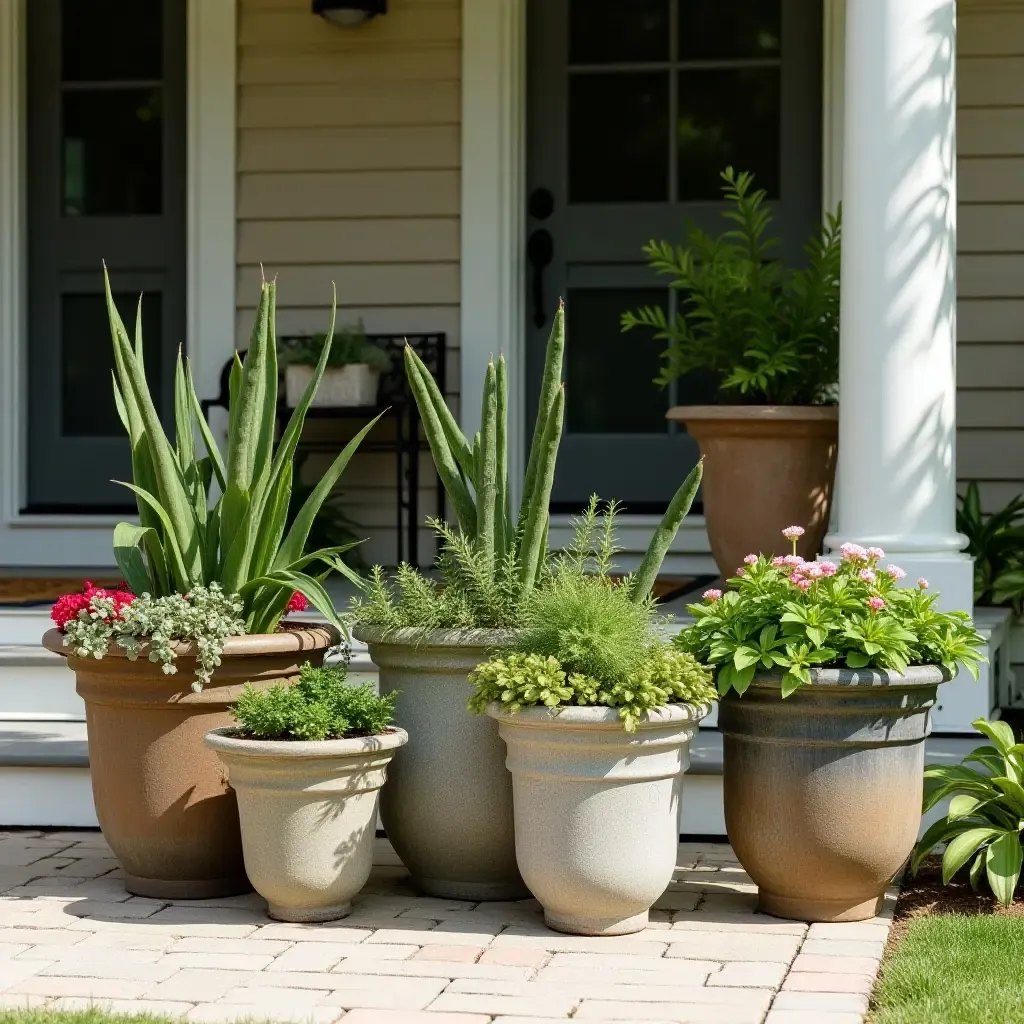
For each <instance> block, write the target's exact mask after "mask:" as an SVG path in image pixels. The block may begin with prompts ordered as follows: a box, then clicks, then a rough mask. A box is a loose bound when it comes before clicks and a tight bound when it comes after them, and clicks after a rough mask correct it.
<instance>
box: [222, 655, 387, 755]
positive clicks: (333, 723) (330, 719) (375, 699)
mask: <svg viewBox="0 0 1024 1024" xmlns="http://www.w3.org/2000/svg"><path fill="white" fill-rule="evenodd" d="M397 697H398V694H397V693H389V694H387V696H384V697H379V696H377V694H376V693H374V690H373V687H372V686H371V685H370V684H369V683H365V684H364V685H362V686H349V685H348V684H346V682H345V670H344V669H342V668H338V667H334V666H331V667H324V668H314V667H313V666H312V665H310V664H308V663H307V664H305V665H303V666H302V669H301V670H300V672H299V681H298V682H297V683H296V684H295V685H294V686H282V685H280V684H279V685H276V686H272V687H270V689H269V690H257V689H256V688H255V687H254V686H253V685H252V684H251V683H246V685H245V688H244V689H243V690H242V693H241V694H240V695H239V697H238V700H236V701H235V704H234V707H233V708H232V709H231V710H232V714H233V715H234V717H235V720H236V721H237V722H238V724H239V726H240V727H241V731H242V732H243V733H244V734H245V735H246V736H248V737H252V738H255V739H262V740H328V739H341V738H343V737H351V736H373V735H376V734H377V733H381V732H384V730H385V729H387V727H388V726H389V725H390V724H391V720H392V718H393V717H394V712H395V700H396V699H397Z"/></svg>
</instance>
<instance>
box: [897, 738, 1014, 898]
mask: <svg viewBox="0 0 1024 1024" xmlns="http://www.w3.org/2000/svg"><path fill="white" fill-rule="evenodd" d="M974 728H975V729H977V730H978V732H980V733H982V734H983V735H985V736H987V737H988V739H989V740H990V741H991V743H989V744H986V745H985V746H981V747H978V749H977V750H975V751H973V752H972V753H970V754H968V755H967V757H965V758H964V759H963V761H962V762H961V763H960V764H959V765H944V764H931V765H928V766H927V767H926V768H925V770H924V778H925V793H924V811H926V812H927V811H929V810H931V809H932V808H933V807H934V806H935V805H936V804H938V803H939V802H940V801H941V800H945V799H947V798H950V800H949V812H948V813H947V815H946V817H945V818H942V819H940V820H939V821H937V822H935V824H933V825H932V826H931V827H930V828H929V829H928V830H927V832H925V834H924V835H923V836H922V837H921V840H920V842H919V843H918V844H917V848H916V850H915V851H914V856H913V858H912V860H911V869H912V870H913V871H914V872H917V870H918V869H919V868H920V866H921V864H922V863H923V862H924V859H925V858H926V857H927V856H928V855H929V854H930V853H931V852H932V851H933V850H934V849H935V848H936V847H937V846H940V845H943V844H944V845H945V851H944V853H943V855H942V881H943V884H948V883H949V881H950V879H952V877H953V876H954V875H955V874H956V873H957V872H958V871H959V870H960V869H961V868H963V867H966V865H967V863H968V862H970V864H971V867H970V882H971V887H972V888H974V889H978V888H980V886H981V884H982V881H983V880H987V881H988V885H989V888H990V889H991V890H992V894H993V895H994V896H995V898H996V899H997V900H999V902H1000V903H1002V904H1003V906H1009V905H1010V904H1011V903H1012V902H1013V893H1014V890H1015V889H1016V887H1017V881H1018V879H1019V878H1020V871H1021V862H1022V851H1021V842H1022V839H1021V832H1022V830H1024V785H1022V784H1024V743H1018V742H1017V741H1016V738H1015V737H1014V734H1013V730H1012V729H1011V728H1010V726H1009V725H1007V724H1006V722H986V721H985V719H984V718H979V719H978V720H977V721H976V722H974ZM975 765H976V766H977V767H973V766H975Z"/></svg>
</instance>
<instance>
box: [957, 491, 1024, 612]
mask: <svg viewBox="0 0 1024 1024" xmlns="http://www.w3.org/2000/svg"><path fill="white" fill-rule="evenodd" d="M956 528H957V530H958V531H959V532H960V533H962V534H964V535H965V536H966V537H967V541H968V544H967V554H969V555H970V556H971V557H972V558H973V559H974V603H975V604H977V605H990V606H995V607H1001V606H1008V607H1011V608H1013V610H1014V613H1015V614H1017V615H1022V614H1024V496H1022V495H1020V494H1018V495H1017V497H1016V498H1014V499H1013V500H1012V501H1010V502H1008V503H1007V505H1006V506H1005V507H1003V508H1001V509H1000V510H999V511H998V512H994V513H993V514H992V515H990V516H988V517H986V516H985V515H984V514H983V513H982V511H981V496H980V494H979V493H978V485H977V483H975V482H974V481H971V483H970V484H968V486H967V491H966V493H965V494H964V495H963V496H962V497H961V498H960V499H959V501H958V508H957V513H956Z"/></svg>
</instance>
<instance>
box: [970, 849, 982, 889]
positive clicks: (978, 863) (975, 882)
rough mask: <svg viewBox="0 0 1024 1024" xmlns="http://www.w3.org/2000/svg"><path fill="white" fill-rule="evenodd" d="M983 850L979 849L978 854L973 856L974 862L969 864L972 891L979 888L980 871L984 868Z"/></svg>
mask: <svg viewBox="0 0 1024 1024" xmlns="http://www.w3.org/2000/svg"><path fill="white" fill-rule="evenodd" d="M985 852H986V851H985V850H979V851H978V855H977V856H976V857H975V858H974V862H973V863H972V864H971V872H970V876H969V877H970V882H971V888H972V889H973V890H974V892H978V890H979V889H980V888H981V877H982V872H983V871H984V869H985Z"/></svg>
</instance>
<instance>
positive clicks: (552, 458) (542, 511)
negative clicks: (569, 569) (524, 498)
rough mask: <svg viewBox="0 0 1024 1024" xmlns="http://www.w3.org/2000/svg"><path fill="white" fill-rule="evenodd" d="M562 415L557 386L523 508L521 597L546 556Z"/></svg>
mask: <svg viewBox="0 0 1024 1024" xmlns="http://www.w3.org/2000/svg"><path fill="white" fill-rule="evenodd" d="M564 413H565V390H564V388H562V387H561V386H559V388H558V392H557V394H556V396H555V405H554V408H553V409H552V410H551V415H550V416H549V417H548V422H547V429H546V430H545V432H544V436H543V437H542V438H541V439H540V444H539V445H538V446H537V449H538V462H537V465H538V467H539V471H538V474H537V478H536V480H535V481H534V491H533V494H532V495H531V497H530V503H529V505H528V506H524V507H526V509H527V517H526V524H525V526H524V528H523V544H522V549H521V558H520V582H521V583H522V587H523V593H524V594H528V593H529V592H530V591H531V590H532V589H533V585H534V583H536V581H537V576H538V574H539V572H540V567H541V565H542V561H543V558H544V554H545V552H544V551H543V550H541V545H542V543H544V538H545V537H546V536H547V524H548V518H549V511H548V510H549V507H550V504H551V488H552V487H553V486H554V482H555V462H556V461H557V458H558V446H559V444H560V443H561V440H562V417H563V415H564Z"/></svg>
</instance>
